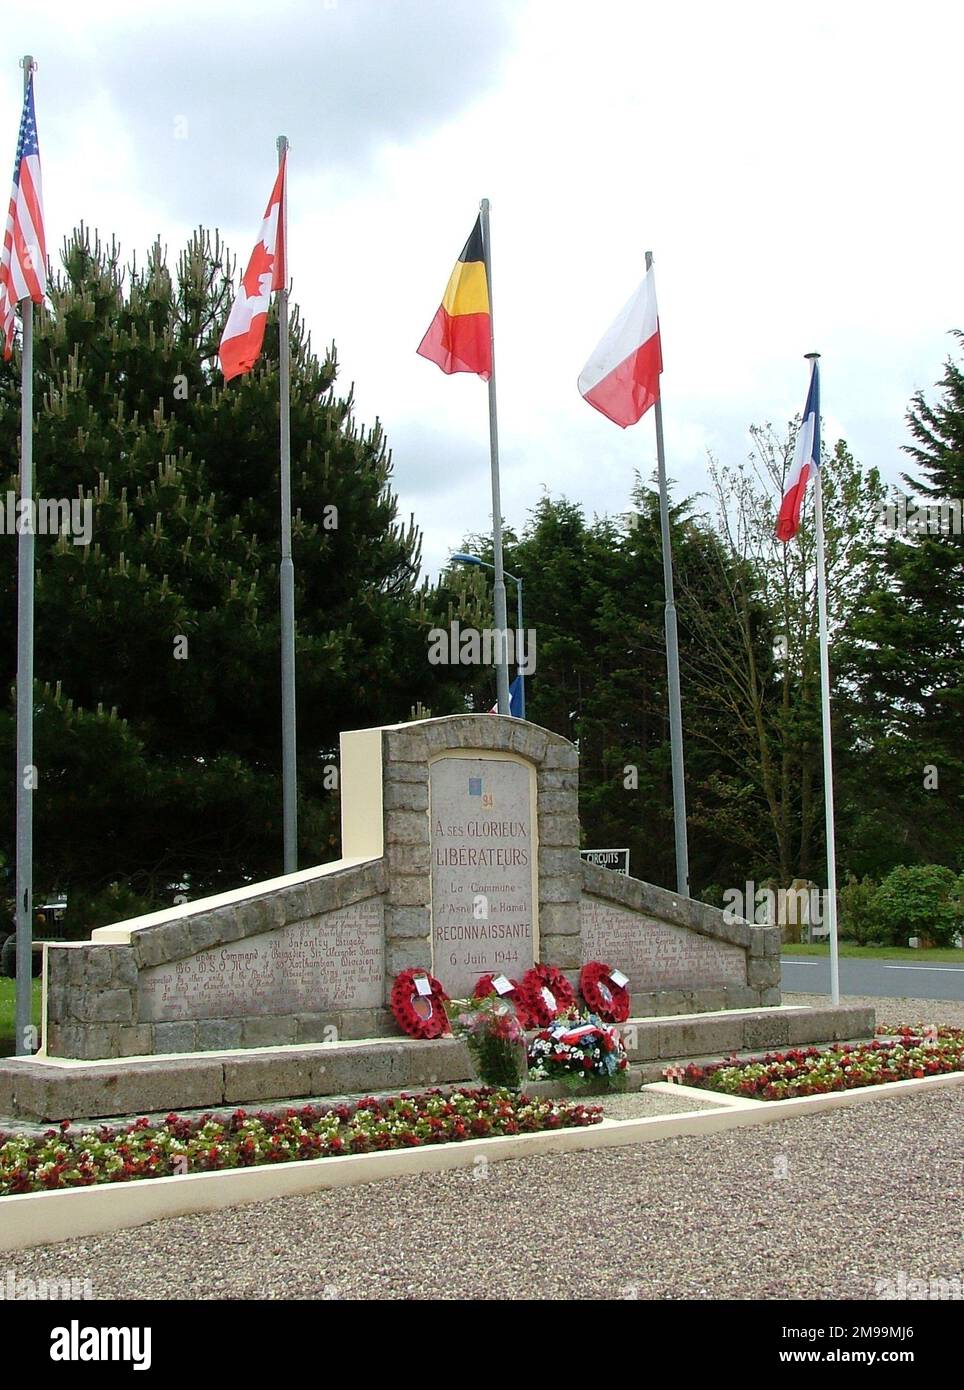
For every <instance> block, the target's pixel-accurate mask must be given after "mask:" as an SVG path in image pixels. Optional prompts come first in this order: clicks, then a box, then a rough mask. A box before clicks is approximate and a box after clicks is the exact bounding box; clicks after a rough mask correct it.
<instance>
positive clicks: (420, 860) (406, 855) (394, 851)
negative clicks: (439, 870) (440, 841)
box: [385, 842, 430, 874]
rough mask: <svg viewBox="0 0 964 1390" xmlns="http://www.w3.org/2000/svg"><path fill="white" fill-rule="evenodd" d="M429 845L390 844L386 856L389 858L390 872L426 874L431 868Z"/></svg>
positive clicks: (387, 846)
mask: <svg viewBox="0 0 964 1390" xmlns="http://www.w3.org/2000/svg"><path fill="white" fill-rule="evenodd" d="M429 854H430V850H429V846H428V843H427V842H426V843H425V844H424V845H422V844H419V845H409V844H388V845H386V846H385V858H386V859H387V860H388V870H389V873H390V874H426V873H428V872H429V869H430V859H429Z"/></svg>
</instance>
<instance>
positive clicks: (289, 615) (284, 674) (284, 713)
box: [276, 135, 298, 874]
mask: <svg viewBox="0 0 964 1390" xmlns="http://www.w3.org/2000/svg"><path fill="white" fill-rule="evenodd" d="M287 152H288V138H287V136H285V135H279V136H278V164H279V165H280V164H281V162H282V160H283V159H284V157H285V155H286V154H287ZM287 205H288V189H287V180H285V187H284V190H283V193H282V200H281V210H280V213H279V223H280V225H279V227H278V236H279V237H284V241H283V243H282V245H283V246H284V255H285V283H284V284H283V285H282V286H281V289H280V290H279V291H278V340H279V377H280V383H281V400H280V407H281V575H280V580H281V761H282V802H283V807H284V871H285V873H286V874H293V873H295V872H296V871H297V868H298V772H297V765H296V757H297V746H298V740H297V725H296V718H295V566H294V561H293V560H292V558H291V344H290V342H289V341H288V282H287V276H288V206H287ZM276 245H277V243H276Z"/></svg>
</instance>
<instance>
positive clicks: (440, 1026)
mask: <svg viewBox="0 0 964 1390" xmlns="http://www.w3.org/2000/svg"><path fill="white" fill-rule="evenodd" d="M419 977H421V978H422V979H424V980H428V983H429V987H430V989H431V993H430V994H419V992H418V989H417V988H416V985H415V981H416V979H417V978H419ZM446 999H448V995H447V994H446V993H445V990H444V989H443V988H442V986H441V985H440V984H439V982H438V980H436V978H435V976H434V975H430V974H429V973H428V971H427V970H403V971H401V973H400V974H398V975H396V976H395V983H394V984H393V985H392V997H391V1006H392V1013H393V1014H394V1015H395V1022H396V1023H397V1024H398V1026H399V1028H401V1030H402V1032H403V1033H407V1034H408V1035H409V1037H411V1038H440V1037H442V1036H443V1035H444V1034H445V1033H447V1032H448V1031H449V1023H448V1019H447V1017H446V1015H445V1001H446Z"/></svg>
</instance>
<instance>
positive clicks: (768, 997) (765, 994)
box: [760, 988, 783, 1009]
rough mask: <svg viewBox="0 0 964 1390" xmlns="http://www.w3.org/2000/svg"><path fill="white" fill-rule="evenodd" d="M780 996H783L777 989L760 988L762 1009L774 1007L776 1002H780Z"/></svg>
mask: <svg viewBox="0 0 964 1390" xmlns="http://www.w3.org/2000/svg"><path fill="white" fill-rule="evenodd" d="M782 998H783V996H782V995H781V993H780V991H779V989H776V988H774V989H761V990H760V1007H761V1008H764V1009H772V1008H775V1007H776V1006H777V1005H778V1004H780V1003H781V1002H782Z"/></svg>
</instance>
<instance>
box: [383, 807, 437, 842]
mask: <svg viewBox="0 0 964 1390" xmlns="http://www.w3.org/2000/svg"><path fill="white" fill-rule="evenodd" d="M385 840H386V842H387V843H389V844H397V845H427V844H428V841H429V822H428V816H427V815H426V813H425V812H424V811H386V813H385Z"/></svg>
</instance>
